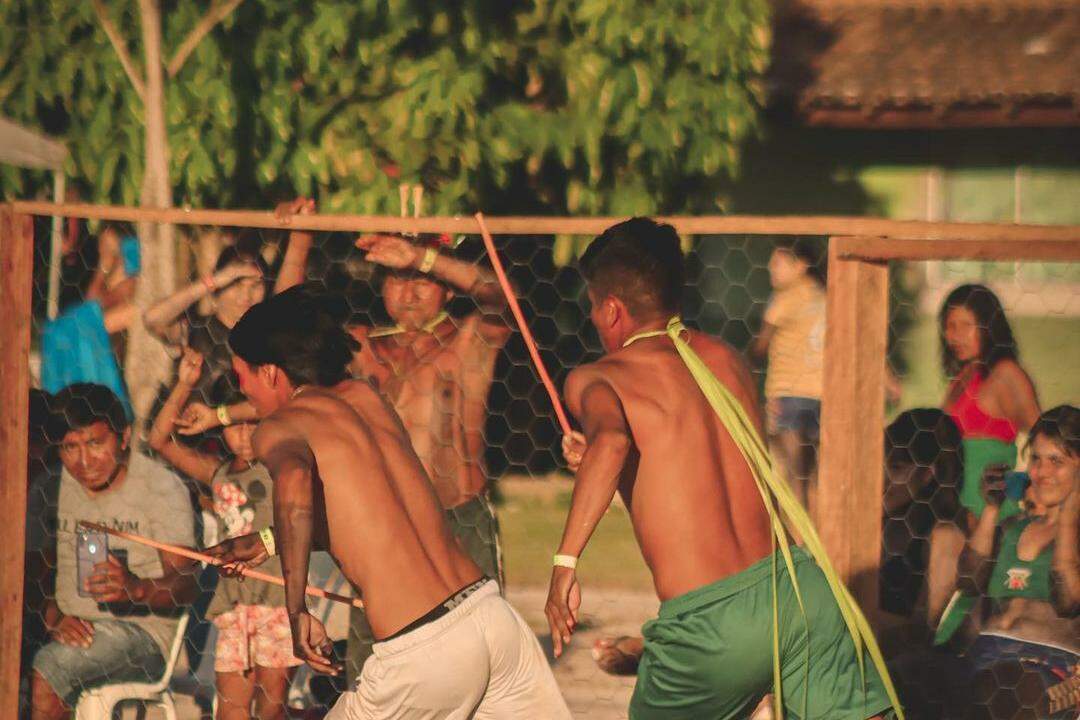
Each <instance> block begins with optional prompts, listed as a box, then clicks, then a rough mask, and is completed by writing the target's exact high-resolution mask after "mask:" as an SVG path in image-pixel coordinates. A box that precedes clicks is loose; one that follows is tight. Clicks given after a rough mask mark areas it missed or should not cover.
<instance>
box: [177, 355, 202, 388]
mask: <svg viewBox="0 0 1080 720" xmlns="http://www.w3.org/2000/svg"><path fill="white" fill-rule="evenodd" d="M202 365H203V356H202V354H201V353H199V352H197V351H196V350H192V349H191V348H190V347H185V348H184V355H183V357H181V358H180V367H179V368H177V371H176V382H177V383H178V384H180V385H186V386H187V387H192V386H194V385H195V383H197V382H199V376H200V375H201V374H202Z"/></svg>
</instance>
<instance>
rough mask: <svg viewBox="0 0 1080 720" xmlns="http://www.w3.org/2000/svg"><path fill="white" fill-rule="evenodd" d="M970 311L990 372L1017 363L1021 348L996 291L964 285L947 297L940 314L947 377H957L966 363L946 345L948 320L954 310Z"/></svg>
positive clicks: (940, 337) (981, 286)
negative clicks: (1001, 366) (977, 329)
mask: <svg viewBox="0 0 1080 720" xmlns="http://www.w3.org/2000/svg"><path fill="white" fill-rule="evenodd" d="M958 307H962V308H966V309H968V310H970V311H971V314H972V315H974V316H975V322H976V323H977V324H978V326H979V360H980V361H981V362H982V363H983V364H984V365H986V368H987V370H990V369H991V368H993V367H994V366H995V365H997V364H998V363H999V362H1001V361H1002V360H1014V361H1015V360H1017V359H1018V358H1019V356H1020V349H1019V347H1017V344H1016V338H1015V337H1013V331H1012V327H1011V326H1010V325H1009V319H1008V318H1007V317H1005V308H1003V307H1002V306H1001V301H1000V300H998V297H997V295H995V294H994V291H993V290H991V289H990V288H988V287H986V286H985V285H974V284H971V285H961V286H959V287H958V288H956V289H955V290H953V291H952V292H951V293H949V296H948V297H947V298H945V302H944V303H943V304H942V306H941V312H940V313H939V314H938V336H939V342H940V343H941V364H942V366H943V367H944V369H945V374H946V375H948V376H949V377H954V376H956V375H957V374H958V373H959V372H960V369H961V368H962V367H963V363H961V362H960V361H959V360H957V358H956V355H954V354H953V351H952V349H951V348H949V344H948V343H947V342H945V321H946V319H947V317H948V315H949V311H950V310H952V309H953V308H958Z"/></svg>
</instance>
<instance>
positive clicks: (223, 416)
mask: <svg viewBox="0 0 1080 720" xmlns="http://www.w3.org/2000/svg"><path fill="white" fill-rule="evenodd" d="M217 419H218V420H220V421H221V426H222V427H228V426H229V425H232V416H230V415H229V406H228V405H218V406H217Z"/></svg>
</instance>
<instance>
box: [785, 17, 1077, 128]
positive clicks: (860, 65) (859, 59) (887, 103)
mask: <svg viewBox="0 0 1080 720" xmlns="http://www.w3.org/2000/svg"><path fill="white" fill-rule="evenodd" d="M773 47H774V50H773V53H774V66H773V74H772V79H773V83H774V89H775V91H776V93H777V94H778V95H780V96H786V97H788V98H790V99H792V100H794V101H795V104H796V106H797V107H798V109H799V110H800V112H802V113H803V114H804V115H812V114H814V113H817V114H818V115H819V116H822V115H821V114H822V113H825V116H828V114H829V113H833V114H834V115H836V114H837V113H841V114H842V113H844V112H847V113H853V114H854V115H855V116H861V117H864V118H867V120H868V123H869V121H870V119H872V117H873V116H874V115H875V114H880V113H890V114H891V116H892V117H897V116H898V115H902V114H903V113H905V112H906V113H915V114H922V115H924V116H926V117H928V118H931V119H933V118H937V119H938V120H939V121H941V120H945V119H947V118H948V116H950V115H951V114H952V115H955V114H957V113H964V112H968V113H970V112H981V113H984V114H985V113H997V114H998V115H1000V117H1001V119H1002V121H1001V122H998V123H992V124H1008V122H1007V121H1008V119H1009V118H1010V117H1012V118H1017V117H1019V116H1020V115H1021V114H1022V113H1028V114H1029V116H1030V113H1031V112H1032V111H1035V110H1037V111H1039V112H1042V113H1046V112H1053V113H1055V114H1056V117H1057V121H1056V122H1052V123H1048V124H1074V125H1080V1H1076V2H1061V1H1059V2H1033V1H1032V0H1027V1H1023V0H1019V1H1014V2H1007V1H1006V0H968V1H967V2H949V1H947V0H937V1H936V2H935V1H931V0H921V1H920V0H908V1H907V2H900V1H893V2H886V1H882V0H879V1H877V2H873V1H872V0H871V1H869V2H867V1H864V2H858V3H855V2H839V1H836V0H811V1H810V2H806V0H803V2H802V3H793V4H791V5H788V6H785V7H781V8H779V9H778V12H777V20H776V37H775V42H774V46H773ZM837 116H838V115H837ZM987 117H990V116H989V115H987ZM1070 119H1071V120H1070ZM973 124H977V123H973ZM1021 124H1022V123H1021ZM1035 124H1040V123H1035Z"/></svg>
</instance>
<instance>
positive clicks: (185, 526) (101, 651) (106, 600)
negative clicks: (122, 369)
mask: <svg viewBox="0 0 1080 720" xmlns="http://www.w3.org/2000/svg"><path fill="white" fill-rule="evenodd" d="M53 411H54V418H53V421H52V423H51V429H50V432H49V435H50V437H53V438H60V441H59V442H60V461H61V463H63V466H64V470H63V474H62V476H61V479H60V493H59V503H58V510H57V527H56V558H57V563H56V597H55V598H54V599H50V600H47V601H46V603H45V608H44V620H45V626H46V628H47V629H48V632H49V635H50V636H51V638H52V642H49V643H48V644H46V645H45V646H44V647H43V648H42V649H41V650H40V651H38V653H37V655H35V657H34V662H33V666H34V674H33V676H32V682H31V685H32V702H33V717H34V720H49V719H51V718H57V719H59V718H64V717H67V715H68V713H69V712H70V709H71V708H72V707H73V706H74V705H75V703H76V702H77V701H78V698H79V695H80V694H81V693H82V692H83V690H86V689H88V688H92V687H96V686H99V685H105V684H113V683H119V682H151V681H153V680H155V679H157V678H158V677H160V675H161V673H162V672H163V670H164V668H165V656H166V655H167V654H168V651H169V647H170V646H171V645H172V643H173V639H174V636H175V634H176V627H177V622H178V619H179V617H180V614H181V613H182V612H183V611H184V606H185V605H186V604H188V603H190V602H191V601H192V600H193V599H194V596H195V595H196V593H197V587H196V582H195V577H196V576H195V573H196V572H197V569H198V568H197V567H196V566H195V563H193V562H192V561H190V560H187V559H184V558H181V557H177V556H175V555H170V554H168V553H161V552H158V551H157V550H154V549H152V548H149V547H146V546H145V545H140V544H138V543H132V542H128V541H125V540H121V539H118V538H115V537H113V536H109V538H108V551H109V552H108V561H107V562H102V563H100V564H98V565H97V566H95V568H94V569H93V570H92V571H91V572H90V573H89V576H88V577H83V578H82V587H79V584H80V579H79V574H78V560H77V550H76V542H77V541H76V538H77V530H78V527H77V525H78V523H79V522H80V521H84V520H85V521H90V522H96V523H101V524H104V525H107V526H109V527H112V528H116V529H119V530H124V531H126V532H130V533H134V534H137V535H143V536H145V537H149V538H152V539H155V540H159V541H161V542H166V543H170V544H173V545H181V546H187V547H191V546H193V545H194V544H195V532H194V512H193V509H192V506H191V500H190V497H189V495H188V493H187V491H186V490H185V488H184V485H183V483H182V482H181V481H180V479H179V478H177V477H176V476H175V475H173V474H172V473H171V472H170V471H169V470H168V469H166V468H165V467H163V466H161V465H159V464H158V463H156V462H154V461H153V460H150V459H149V458H147V457H145V456H143V455H140V454H138V453H134V452H131V451H130V449H129V443H130V436H131V429H130V427H129V425H128V421H127V417H126V416H125V414H124V409H123V406H122V405H121V404H120V401H119V400H118V399H117V397H116V396H115V395H114V394H113V393H112V391H111V390H109V389H108V388H106V387H103V386H101V385H92V384H83V383H80V384H75V385H71V386H69V387H67V388H64V389H63V390H61V391H60V392H59V393H58V394H57V396H56V398H55V400H54V401H53Z"/></svg>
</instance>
